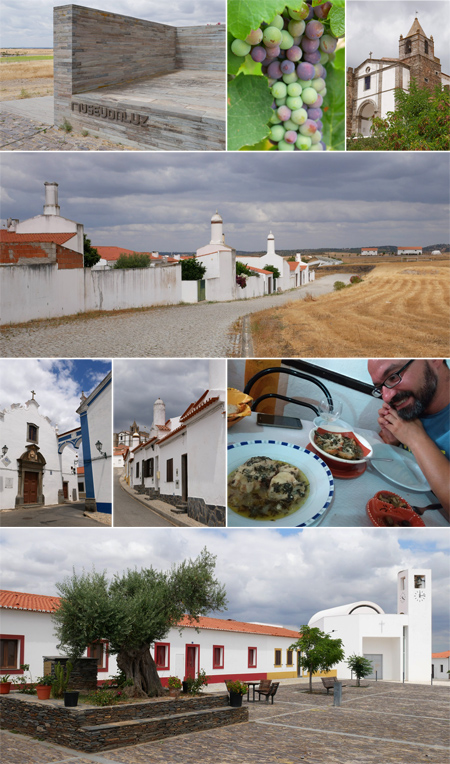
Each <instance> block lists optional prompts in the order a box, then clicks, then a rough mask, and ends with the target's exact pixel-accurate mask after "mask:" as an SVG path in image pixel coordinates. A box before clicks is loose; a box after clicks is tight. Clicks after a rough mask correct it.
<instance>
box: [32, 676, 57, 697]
mask: <svg viewBox="0 0 450 764" xmlns="http://www.w3.org/2000/svg"><path fill="white" fill-rule="evenodd" d="M53 679H54V677H53V676H52V675H51V674H45V676H40V677H38V679H37V682H36V692H37V696H38V698H39V700H48V699H49V697H50V693H51V691H52V684H53Z"/></svg>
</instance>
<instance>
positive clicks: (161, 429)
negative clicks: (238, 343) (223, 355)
mask: <svg viewBox="0 0 450 764" xmlns="http://www.w3.org/2000/svg"><path fill="white" fill-rule="evenodd" d="M225 364H226V362H225V361H224V360H222V359H210V361H209V389H208V390H205V391H204V392H203V393H202V395H201V396H200V397H199V398H198V399H197V400H196V401H194V402H192V403H191V404H190V405H189V406H188V407H187V409H186V410H185V411H183V413H182V414H180V415H179V416H176V417H172V418H171V419H166V413H165V404H164V401H163V400H162V399H161V398H158V399H157V400H156V401H155V402H154V404H153V422H152V426H151V428H150V437H149V439H148V441H146V442H145V443H139V440H138V438H136V440H135V442H134V444H133V446H132V447H131V448H130V450H129V452H128V453H127V454H126V455H124V464H125V468H124V469H125V477H126V480H127V482H128V484H129V485H131V486H133V487H134V488H136V489H138V490H139V491H140V492H142V493H145V494H147V495H148V496H150V497H151V498H159V499H162V500H163V501H166V502H167V503H169V504H173V505H174V506H176V507H179V508H185V509H186V511H187V514H188V516H189V517H191V518H194V519H195V520H198V521H199V522H201V523H203V524H205V525H214V526H218V525H224V524H225V506H226V498H225V497H226V487H225V481H226V472H225V466H226V428H227V424H226V389H225V387H226V385H225Z"/></svg>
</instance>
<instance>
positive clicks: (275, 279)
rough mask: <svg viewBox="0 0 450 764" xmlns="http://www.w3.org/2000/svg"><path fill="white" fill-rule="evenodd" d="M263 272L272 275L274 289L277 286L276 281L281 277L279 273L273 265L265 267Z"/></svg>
mask: <svg viewBox="0 0 450 764" xmlns="http://www.w3.org/2000/svg"><path fill="white" fill-rule="evenodd" d="M264 270H265V271H270V272H271V273H273V287H274V289H275V288H276V285H277V279H279V278H280V276H281V273H280V271H279V270H278V268H277V267H276V266H275V265H265V266H264Z"/></svg>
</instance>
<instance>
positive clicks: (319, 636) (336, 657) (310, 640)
mask: <svg viewBox="0 0 450 764" xmlns="http://www.w3.org/2000/svg"><path fill="white" fill-rule="evenodd" d="M289 649H290V650H299V654H298V663H299V665H300V666H301V667H302V668H305V669H306V670H307V671H308V673H309V691H310V692H312V677H313V674H316V673H317V672H318V671H329V670H330V669H331V668H332V666H334V665H335V664H336V663H339V661H342V660H343V658H344V650H343V648H342V639H332V638H331V637H330V635H329V634H325V632H323V631H320V629H318V628H315V627H314V628H312V627H310V626H300V637H299V638H298V639H297V641H296V642H294V644H293V645H291V646H290V648H289Z"/></svg>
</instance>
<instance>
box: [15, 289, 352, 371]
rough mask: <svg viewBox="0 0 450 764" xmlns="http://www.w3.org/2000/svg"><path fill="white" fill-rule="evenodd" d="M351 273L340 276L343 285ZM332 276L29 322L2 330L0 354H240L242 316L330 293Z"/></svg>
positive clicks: (179, 355)
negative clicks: (254, 291) (242, 293)
mask: <svg viewBox="0 0 450 764" xmlns="http://www.w3.org/2000/svg"><path fill="white" fill-rule="evenodd" d="M350 275H351V274H342V275H340V280H342V281H348V280H349V278H350ZM335 281H336V276H335V275H329V276H323V277H322V278H320V279H318V280H317V281H313V282H311V283H310V284H307V285H305V286H303V287H299V288H298V289H295V290H292V291H289V292H284V293H282V294H274V295H267V296H266V297H257V298H254V299H252V300H235V301H233V302H221V303H220V302H219V303H199V304H196V305H174V306H170V307H167V308H149V309H145V310H137V311H131V312H126V313H109V314H107V315H106V316H105V315H101V316H99V317H95V318H84V317H83V316H75V317H70V318H67V319H64V318H62V319H50V320H48V321H39V322H30V323H28V324H24V325H22V326H20V327H15V328H8V327H4V328H3V329H2V337H1V338H0V352H1V355H2V356H3V357H5V358H7V357H32V358H34V357H40V358H50V357H57V358H86V357H87V358H91V357H100V358H133V357H150V358H152V357H153V358H165V357H167V358H190V357H191V358H194V357H218V358H221V357H226V356H231V357H232V356H236V355H240V352H239V347H238V346H239V344H240V343H239V342H237V341H236V332H235V331H232V325H233V323H234V322H235V321H237V320H238V319H240V318H242V316H244V315H246V314H248V313H254V312H256V311H259V310H265V309H266V308H271V307H278V306H279V305H283V304H284V303H286V302H290V301H292V300H301V299H303V298H304V297H305V295H306V294H311V295H318V294H325V293H326V292H332V291H333V284H334V282H335Z"/></svg>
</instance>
